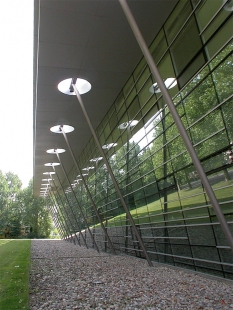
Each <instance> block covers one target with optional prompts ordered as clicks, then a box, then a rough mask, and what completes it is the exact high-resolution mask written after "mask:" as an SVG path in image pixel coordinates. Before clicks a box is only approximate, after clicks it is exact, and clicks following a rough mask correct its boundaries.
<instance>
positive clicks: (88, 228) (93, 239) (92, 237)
mask: <svg viewBox="0 0 233 310" xmlns="http://www.w3.org/2000/svg"><path fill="white" fill-rule="evenodd" d="M55 151H56V150H55ZM56 155H57V158H58V160H59V163H60V164H61V167H62V170H63V173H64V175H65V177H66V180H67V182H68V184H69V186H70V188H71V191H72V194H73V196H74V199H75V201H76V202H77V205H78V207H79V210H80V212H81V215H82V217H83V220H84V222H85V224H86V226H87V230H88V232H89V234H90V236H91V239H92V241H93V244H94V245H95V246H96V250H97V251H98V252H99V248H98V246H97V244H96V242H95V238H94V236H93V234H92V232H91V230H90V227H89V225H88V223H87V220H86V218H85V215H84V214H83V210H82V207H81V206H80V204H79V202H78V199H77V197H76V195H75V192H74V190H73V186H72V185H71V183H70V180H69V178H68V175H67V173H66V171H65V168H64V166H63V164H62V162H61V159H60V156H59V154H58V152H56Z"/></svg>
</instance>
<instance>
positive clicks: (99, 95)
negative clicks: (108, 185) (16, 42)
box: [34, 0, 177, 195]
mask: <svg viewBox="0 0 233 310" xmlns="http://www.w3.org/2000/svg"><path fill="white" fill-rule="evenodd" d="M176 3H177V0H148V1H144V0H134V1H128V4H129V7H130V9H131V10H132V13H133V15H134V17H135V19H136V22H137V23H138V26H139V29H140V30H141V32H142V35H143V36H144V39H145V41H146V43H147V44H148V45H150V43H151V42H152V40H153V38H154V37H155V36H156V34H157V33H158V31H159V30H160V29H161V27H162V25H163V24H164V22H165V21H166V19H167V18H168V16H169V14H170V13H171V11H172V10H173V8H174V6H175V5H176ZM141 57H142V53H141V51H140V48H139V46H138V44H137V42H136V40H135V38H134V35H133V33H132V31H131V29H130V27H129V24H128V22H127V20H126V18H125V16H124V13H123V11H122V9H121V6H120V4H119V2H118V1H117V0H112V1H106V0H104V1H99V0H92V1H90V0H85V1H84V0H66V1H64V0H40V1H39V0H35V2H34V194H35V195H39V191H40V187H41V180H42V178H43V172H45V171H48V167H45V166H44V164H45V163H48V162H54V161H57V160H56V158H55V157H53V156H55V155H51V154H47V153H46V150H47V149H51V148H66V147H65V141H64V139H62V137H61V135H59V134H55V133H52V132H51V131H50V128H51V127H52V126H55V125H58V124H63V125H64V124H65V125H71V126H73V127H74V128H75V130H74V131H73V132H72V133H70V134H69V141H70V144H71V145H72V148H73V151H74V153H75V156H76V157H78V156H79V154H80V152H81V151H82V149H83V148H84V147H85V145H86V144H87V142H88V141H89V139H90V138H91V133H90V131H89V129H88V126H87V124H86V121H85V119H84V116H83V114H82V112H81V109H80V108H79V105H78V103H77V98H76V97H75V96H67V95H65V94H63V93H61V92H59V91H58V89H57V85H58V83H59V82H60V81H62V80H64V79H67V78H70V77H79V78H82V79H86V80H88V81H89V82H90V83H91V85H92V89H91V91H90V92H88V93H87V94H84V95H83V101H84V104H85V107H86V110H87V113H88V115H89V117H90V119H91V122H92V124H93V126H94V128H97V126H98V125H99V123H100V122H101V120H102V119H103V117H104V116H105V114H106V113H107V111H108V109H109V108H110V107H111V105H112V104H113V102H114V100H115V99H116V97H117V95H118V94H119V92H120V91H121V89H122V88H123V86H124V84H125V83H126V81H127V80H128V78H129V76H130V74H131V73H132V71H133V70H134V68H135V67H136V65H137V63H138V62H139V60H140V59H141ZM63 164H64V166H65V168H66V171H68V172H69V171H70V170H71V169H72V166H73V164H72V162H71V160H70V156H69V154H68V153H67V152H66V153H65V154H64V155H63ZM46 168H47V169H46ZM50 171H51V169H50Z"/></svg>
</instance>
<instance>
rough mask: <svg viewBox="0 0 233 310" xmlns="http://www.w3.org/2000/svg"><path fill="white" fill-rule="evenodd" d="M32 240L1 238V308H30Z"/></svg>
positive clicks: (3, 309) (8, 309) (12, 309)
mask: <svg viewBox="0 0 233 310" xmlns="http://www.w3.org/2000/svg"><path fill="white" fill-rule="evenodd" d="M30 247H31V241H30V240H10V239H5V240H0V262H1V264H0V309H1V310H14V309H29V268H30Z"/></svg>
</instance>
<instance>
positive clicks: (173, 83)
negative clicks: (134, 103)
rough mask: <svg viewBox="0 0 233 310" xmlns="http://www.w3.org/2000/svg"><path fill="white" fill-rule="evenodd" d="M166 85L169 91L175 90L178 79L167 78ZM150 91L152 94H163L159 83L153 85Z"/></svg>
mask: <svg viewBox="0 0 233 310" xmlns="http://www.w3.org/2000/svg"><path fill="white" fill-rule="evenodd" d="M164 84H165V86H166V87H167V89H171V88H173V87H174V86H176V84H177V80H176V78H167V79H166V80H165V81H164ZM149 91H150V92H151V93H153V94H154V93H161V90H160V88H159V86H158V84H157V83H154V84H153V85H151V87H150V88H149Z"/></svg>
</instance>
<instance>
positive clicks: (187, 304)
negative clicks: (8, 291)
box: [30, 240, 233, 310]
mask: <svg viewBox="0 0 233 310" xmlns="http://www.w3.org/2000/svg"><path fill="white" fill-rule="evenodd" d="M30 309H31V310H41V309H49V310H53V309H59V310H62V309H65V310H69V309H70V310H77V309H82V310H85V309H117V310H120V309H134V310H136V309H172V310H176V309H179V310H180V309H199V310H200V309H205V310H207V309H209V310H210V309H227V310H229V309H233V286H232V285H230V284H226V283H223V282H221V281H215V280H212V279H208V278H204V277H201V276H198V275H195V274H192V273H187V272H185V271H179V270H174V269H170V268H167V267H160V266H158V265H156V266H155V267H148V265H147V262H146V261H143V260H139V259H136V258H134V257H125V256H113V255H111V256H110V255H108V254H106V253H100V254H99V253H98V252H96V251H95V250H92V249H86V248H84V247H79V246H78V245H74V244H71V243H68V242H65V241H61V240H32V249H31V272H30Z"/></svg>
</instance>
